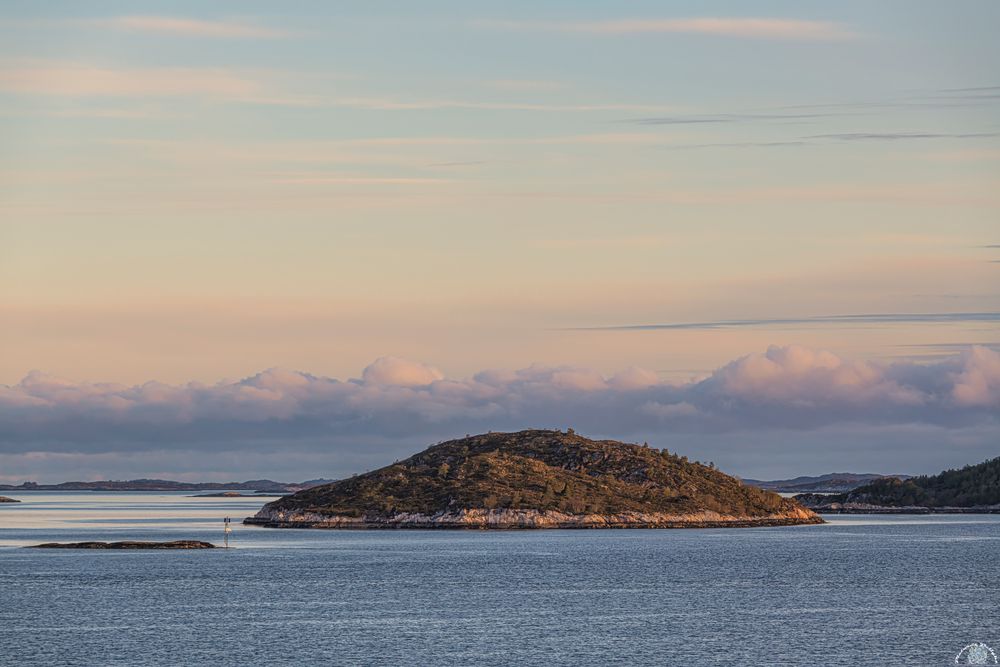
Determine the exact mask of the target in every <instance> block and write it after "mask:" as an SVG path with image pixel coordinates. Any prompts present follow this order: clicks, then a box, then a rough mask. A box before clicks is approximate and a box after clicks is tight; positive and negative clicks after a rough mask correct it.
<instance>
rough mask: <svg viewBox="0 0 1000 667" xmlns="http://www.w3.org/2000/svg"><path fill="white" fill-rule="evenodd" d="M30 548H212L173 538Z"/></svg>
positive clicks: (71, 543) (194, 541)
mask: <svg viewBox="0 0 1000 667" xmlns="http://www.w3.org/2000/svg"><path fill="white" fill-rule="evenodd" d="M29 548H30V549H214V548H215V545H214V544H212V543H211V542H201V541H199V540H175V541H173V542H46V543H45V544H36V545H34V546H33V547H29Z"/></svg>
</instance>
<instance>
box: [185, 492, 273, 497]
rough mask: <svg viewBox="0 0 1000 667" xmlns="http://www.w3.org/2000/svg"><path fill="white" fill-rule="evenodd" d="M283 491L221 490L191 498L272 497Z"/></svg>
mask: <svg viewBox="0 0 1000 667" xmlns="http://www.w3.org/2000/svg"><path fill="white" fill-rule="evenodd" d="M283 495H285V494H283V493H278V492H274V493H243V492H241V491H221V492H219V493H202V494H199V495H197V496H190V497H191V498H273V497H275V496H283Z"/></svg>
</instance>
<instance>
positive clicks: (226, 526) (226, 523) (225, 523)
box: [222, 516, 233, 549]
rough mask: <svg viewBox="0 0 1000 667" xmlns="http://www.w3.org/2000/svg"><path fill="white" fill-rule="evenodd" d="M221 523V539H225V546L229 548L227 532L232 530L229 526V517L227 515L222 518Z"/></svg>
mask: <svg viewBox="0 0 1000 667" xmlns="http://www.w3.org/2000/svg"><path fill="white" fill-rule="evenodd" d="M222 525H223V529H222V535H223V537H222V539H223V540H225V543H226V548H227V549H228V548H229V533H231V532H233V529H232V528H231V527H230V526H229V517H228V516H227V517H226V518H225V519H223V520H222Z"/></svg>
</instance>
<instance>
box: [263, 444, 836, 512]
mask: <svg viewBox="0 0 1000 667" xmlns="http://www.w3.org/2000/svg"><path fill="white" fill-rule="evenodd" d="M247 522H248V523H256V524H261V525H270V526H296V527H378V526H379V525H391V526H397V527H422V526H427V527H449V526H456V527H461V526H469V527H558V526H569V525H573V526H576V525H579V526H581V527H584V526H585V527H600V526H628V525H636V526H638V525H644V526H661V525H662V526H664V527H666V526H671V525H673V524H677V525H682V524H690V525H754V524H756V525H772V524H775V525H776V524H785V523H816V522H819V519H818V518H817V517H816V516H815V515H814V514H813V513H812V512H809V511H807V510H804V509H803V508H802V507H801V506H800V505H799V504H798V503H796V502H795V501H793V500H789V499H785V498H782V497H780V496H779V495H777V494H775V493H772V492H770V491H764V490H762V489H758V488H756V487H753V486H748V485H744V484H743V483H742V482H740V480H738V479H736V478H734V477H730V476H729V475H726V474H723V473H721V472H719V471H718V470H716V469H715V467H714V465H712V464H707V465H706V464H702V463H697V462H694V461H689V460H688V459H687V457H684V456H678V455H677V454H673V453H670V452H668V451H666V450H662V451H661V450H658V449H654V448H650V447H648V446H646V445H634V444H625V443H621V442H616V441H612V440H600V441H595V440H590V439H587V438H584V437H581V436H579V435H576V434H575V433H573V431H572V430H570V431H568V432H565V433H563V432H560V431H543V430H529V431H520V432H517V433H487V434H483V435H477V436H472V437H466V438H462V439H459V440H452V441H449V442H444V443H441V444H438V445H435V446H433V447H430V448H428V449H426V450H424V451H423V452H420V453H419V454H416V455H414V456H411V457H410V458H408V459H406V460H404V461H399V462H397V463H394V464H393V465H389V466H386V467H384V468H380V469H378V470H374V471H372V472H368V473H365V474H363V475H357V476H355V477H351V478H349V479H344V480H341V481H338V482H334V483H332V484H326V485H323V486H318V487H315V488H312V489H308V490H305V491H300V492H298V493H295V494H293V495H290V496H286V497H284V498H281V499H280V500H276V501H274V502H272V503H269V504H267V505H265V506H264V508H263V509H262V510H261V512H260V513H258V515H257V516H256V517H254V518H251V519H248V520H247Z"/></svg>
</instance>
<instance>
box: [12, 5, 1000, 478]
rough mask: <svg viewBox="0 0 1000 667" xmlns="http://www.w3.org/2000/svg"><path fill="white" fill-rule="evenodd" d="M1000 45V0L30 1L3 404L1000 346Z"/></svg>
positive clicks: (687, 370) (16, 24) (918, 354)
mask: <svg viewBox="0 0 1000 667" xmlns="http://www.w3.org/2000/svg"><path fill="white" fill-rule="evenodd" d="M998 27H1000V6H998V5H997V4H996V3H994V2H960V3H947V4H946V3H937V2H879V3H871V2H840V3H801V2H761V3H753V5H750V4H749V3H737V2H728V3H723V2H716V3H704V2H697V3H695V2H688V3H682V2H672V3H667V2H625V3H622V2H616V3H610V2H606V3H597V2H546V3H529V2H522V3H504V4H503V5H497V4H486V3H468V2H437V3H433V2H431V3H428V2H421V3H416V2H391V3H390V2H385V3H383V2H380V3H330V2H314V3H295V4H294V6H292V7H289V6H287V5H285V4H277V3H271V2H267V3H265V2H240V3H235V2H232V3H212V4H206V3H200V2H197V3H196V2H170V3H165V2H163V3H157V2H141V3H137V2H90V3H86V4H84V3H76V2H65V3H60V2H46V3H38V2H5V3H4V5H3V7H2V8H0V101H2V107H0V216H2V220H3V222H2V223H0V307H2V308H3V315H4V326H3V328H2V330H0V347H2V349H3V350H4V353H3V354H0V383H5V384H7V385H9V386H11V387H13V386H15V385H17V386H21V385H19V384H18V383H19V382H20V381H21V379H22V378H25V377H26V375H27V374H28V373H29V371H31V370H33V369H41V370H43V371H45V372H48V373H53V374H55V375H57V376H61V377H65V378H68V380H67V382H69V383H79V382H87V381H95V382H122V383H126V384H139V383H143V382H145V381H147V380H153V379H155V380H160V381H166V382H170V383H185V382H187V381H191V380H197V381H201V382H209V383H214V382H216V381H218V380H220V379H222V378H241V377H247V376H250V375H252V374H254V373H256V372H258V371H259V370H261V369H263V368H271V367H285V368H293V369H298V370H301V371H305V372H309V373H316V374H319V375H324V376H326V375H328V376H333V377H339V378H350V377H358V376H359V374H360V373H361V372H362V370H363V369H364V368H365V367H366V366H368V364H369V363H371V362H372V361H373V360H374V359H376V358H378V357H382V356H386V355H391V356H396V357H401V358H404V359H410V360H414V361H415V362H420V363H426V364H430V365H432V366H434V367H435V368H437V369H440V372H441V373H442V374H443V375H445V376H447V377H449V378H468V377H471V376H473V375H474V374H476V373H477V372H479V371H481V370H483V369H498V368H499V369H508V370H509V369H518V368H522V369H523V368H527V367H529V366H531V365H532V364H542V365H547V366H573V367H577V368H588V369H593V370H594V372H597V373H600V374H603V375H604V376H605V377H608V378H610V377H612V376H614V375H615V374H616V373H619V372H620V371H622V369H625V368H628V367H632V366H635V367H641V368H644V369H649V370H650V371H651V372H652V373H654V374H655V375H656V377H658V378H659V379H660V380H661V381H663V382H684V381H688V380H691V379H696V380H702V379H704V378H706V377H708V376H709V375H710V374H711V373H712V372H713V371H715V370H716V369H718V368H720V367H722V366H724V365H725V364H727V363H728V362H730V361H732V360H733V359H737V358H739V357H741V356H743V355H747V354H753V353H757V354H759V353H762V352H763V351H764V350H766V349H767V348H768V346H769V345H772V344H775V345H779V346H789V345H802V346H805V347H807V348H811V349H827V350H831V351H832V352H833V353H835V354H836V355H839V358H842V359H845V360H858V362H859V363H868V362H871V363H876V364H878V363H891V362H893V361H903V362H907V363H910V362H912V361H916V362H918V363H928V362H935V363H936V362H938V361H940V360H941V359H942V358H943V357H947V356H948V355H952V354H955V353H957V352H958V351H959V350H960V349H963V348H965V347H967V346H969V345H972V344H978V345H981V346H983V347H984V349H986V350H989V349H991V348H992V349H996V348H997V347H998V346H1000V337H998V327H997V320H998V318H1000V315H997V313H1000V291H998V289H997V286H998V284H1000V280H998V272H1000V263H998V261H997V260H1000V248H997V247H996V246H997V245H1000V223H998V220H1000V195H998V192H1000V188H998V187H997V186H998V176H1000V114H998V108H1000V71H998V69H1000V68H998V65H1000V42H998V40H997V39H996V33H997V29H998ZM991 246H993V247H991ZM841 315H866V316H867V315H874V316H876V317H866V318H861V319H857V318H854V319H850V318H848V319H833V318H832V317H831V316H841ZM928 316H929V317H928ZM817 318H818V319H817ZM736 320H738V321H742V322H743V324H741V325H739V326H732V325H723V326H720V325H719V323H720V322H722V323H726V322H733V321H736ZM692 323H693V324H699V323H700V324H699V326H691V327H677V326H674V325H677V324H692ZM636 325H668V326H665V327H659V328H657V327H652V328H633V327H635V326H636ZM975 358H976V359H979V360H981V359H985V358H986V357H975ZM955 363H958V362H955ZM977 363H978V362H977ZM987 365H988V364H987ZM941 368H942V369H945V370H942V371H941V372H942V373H945V374H948V373H952V371H951V370H947V369H951V368H952V366H948V365H947V364H945V365H944V366H941ZM987 375H988V374H987ZM949 377H951V376H950V375H949ZM963 377H964V376H963ZM977 377H978V376H977ZM988 377H992V376H989V375H988ZM990 382H992V380H988V381H987V383H986V390H985V391H987V393H988V392H989V391H993V390H992V389H991V387H992V385H991V384H989V383H990ZM956 386H961V383H959V384H956ZM22 388H23V387H22ZM998 391H1000V390H998ZM36 398H37V397H36ZM46 400H48V399H46ZM977 409H978V408H977ZM946 421H947V420H946ZM485 426H488V424H485ZM823 428H828V425H827V426H824V427H823ZM935 428H942V427H941V425H940V424H937V425H936V426H935ZM607 435H615V433H614V432H609V433H607ZM897 435H898V434H897ZM952 435H954V434H952ZM994 435H995V433H994ZM713 437H715V436H713ZM810 437H816V438H819V436H815V434H813V435H812V436H810ZM831 437H834V436H831ZM880 437H881V436H880ZM894 437H896V436H894ZM898 437H902V436H898ZM949 437H951V436H949ZM955 437H958V436H955ZM970 437H971V436H970ZM976 437H977V438H979V439H978V440H976V439H975V438H973V439H974V440H975V441H976V442H979V443H980V444H982V443H983V442H985V441H984V440H983V439H982V436H976ZM989 437H992V436H989ZM819 440H822V438H819ZM897 440H898V438H897ZM713 442H716V441H715V440H713ZM713 446H714V445H713ZM718 446H719V447H720V448H722V449H723V450H724V449H725V445H724V443H723V444H720V445H718ZM715 458H716V459H717V460H723V461H724V456H715ZM955 458H956V459H959V458H961V457H959V456H958V455H957V454H956V456H955ZM734 460H735V459H734ZM18 465H20V464H18ZM928 465H930V464H929V463H928ZM935 465H936V463H935ZM95 474H97V473H95Z"/></svg>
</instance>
